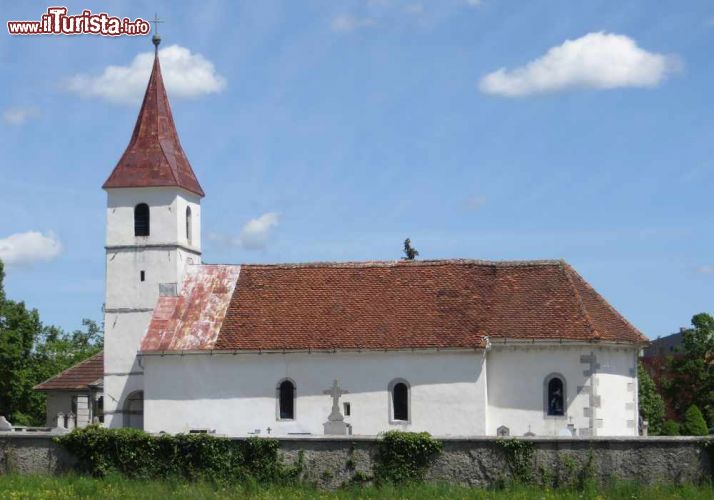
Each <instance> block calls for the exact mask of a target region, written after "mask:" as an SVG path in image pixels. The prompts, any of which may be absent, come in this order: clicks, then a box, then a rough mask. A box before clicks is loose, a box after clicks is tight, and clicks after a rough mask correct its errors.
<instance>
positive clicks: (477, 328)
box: [142, 260, 646, 351]
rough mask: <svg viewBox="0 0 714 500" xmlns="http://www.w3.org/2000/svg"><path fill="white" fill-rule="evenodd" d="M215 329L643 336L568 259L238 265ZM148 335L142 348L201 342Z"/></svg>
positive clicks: (414, 344)
mask: <svg viewBox="0 0 714 500" xmlns="http://www.w3.org/2000/svg"><path fill="white" fill-rule="evenodd" d="M162 300H163V299H162ZM177 300H178V299H177ZM157 311H158V310H157ZM157 314H158V312H157V313H155V318H156V316H157ZM152 325H153V322H152ZM169 330H170V329H169ZM219 330H220V331H219V332H218V335H217V337H216V338H214V341H213V342H207V343H203V344H201V345H202V346H203V347H198V349H215V350H248V351H261V350H285V351H288V350H332V349H365V350H370V349H373V350H384V349H427V348H437V349H439V348H442V349H446V348H482V347H485V345H486V337H489V338H491V339H494V340H495V339H498V338H503V339H526V340H571V341H614V342H627V343H629V342H631V343H642V342H646V338H645V337H644V336H643V335H642V334H641V333H640V332H639V331H638V330H637V329H636V328H634V327H633V326H632V325H630V324H629V323H628V322H627V321H625V320H624V319H623V318H622V316H620V315H619V314H618V313H617V312H616V311H615V310H614V309H613V308H612V307H611V306H610V305H609V304H608V303H607V302H606V301H605V300H604V299H603V298H602V297H601V296H600V295H598V294H597V292H595V291H594V290H593V289H592V288H591V287H590V286H589V285H588V284H587V283H586V282H585V281H584V280H583V279H582V277H580V275H578V274H577V273H576V272H575V271H574V270H573V269H572V268H571V267H570V266H569V265H567V264H566V263H565V262H563V261H523V262H487V261H473V260H442V261H416V262H405V261H397V262H365V263H315V264H294V265H289V264H288V265H242V266H241V267H240V274H239V276H238V280H237V286H236V287H235V291H233V293H232V298H231V299H230V304H229V305H228V308H227V311H226V313H225V319H223V321H222V324H221V325H219ZM168 335H172V334H171V333H168ZM173 336H174V337H175V338H176V339H179V338H181V339H182V338H183V334H173ZM147 337H148V336H147ZM146 340H147V339H145V344H142V350H145V351H151V350H153V351H157V350H158V351H162V350H165V351H168V350H182V349H184V350H189V349H191V348H189V347H177V346H186V345H194V346H195V345H197V344H196V343H195V342H194V343H191V342H186V341H185V340H173V341H172V342H171V343H161V346H162V347H156V346H155V345H153V344H151V345H150V344H148V343H146ZM193 348H196V347H193Z"/></svg>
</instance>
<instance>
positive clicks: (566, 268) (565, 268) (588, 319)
mask: <svg viewBox="0 0 714 500" xmlns="http://www.w3.org/2000/svg"><path fill="white" fill-rule="evenodd" d="M570 269H572V267H570V266H569V265H568V264H567V263H566V262H565V261H563V265H562V266H561V271H562V272H563V274H564V275H565V279H567V280H568V284H569V285H570V288H572V290H573V294H574V296H575V300H576V301H577V303H578V307H579V308H580V312H581V313H582V314H583V316H584V317H585V320H586V322H587V325H588V328H589V329H590V332H591V333H592V335H593V338H594V339H595V340H597V339H599V338H600V337H601V335H600V332H598V331H597V329H596V328H595V325H594V324H593V319H592V317H591V316H590V313H589V312H588V309H587V307H585V302H583V298H582V297H581V296H580V292H578V287H576V286H575V283H573V277H572V276H571V275H570V272H569V270H570Z"/></svg>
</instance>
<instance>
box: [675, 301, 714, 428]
mask: <svg viewBox="0 0 714 500" xmlns="http://www.w3.org/2000/svg"><path fill="white" fill-rule="evenodd" d="M692 326H693V328H690V329H688V330H685V331H684V332H683V339H682V347H681V348H680V349H679V350H678V351H677V352H676V356H674V357H672V359H671V360H670V362H669V365H670V366H669V370H668V376H667V380H666V384H665V387H666V391H667V394H668V396H669V399H670V401H671V402H672V406H673V408H674V411H675V412H676V414H677V415H679V416H680V417H683V416H684V413H685V411H686V410H687V409H688V408H689V407H690V406H691V405H696V406H698V407H699V408H701V409H703V411H704V415H705V418H706V419H707V420H708V421H709V423H710V424H714V317H712V316H710V315H709V314H706V313H701V314H697V315H695V316H694V317H693V318H692Z"/></svg>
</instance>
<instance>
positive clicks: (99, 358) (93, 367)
mask: <svg viewBox="0 0 714 500" xmlns="http://www.w3.org/2000/svg"><path fill="white" fill-rule="evenodd" d="M103 377H104V352H99V353H97V354H95V355H94V356H92V357H91V358H88V359H85V360H84V361H82V362H80V363H77V364H76V365H74V366H72V367H70V368H67V369H66V370H65V371H63V372H62V373H60V374H58V375H55V376H54V377H52V378H51V379H49V380H45V381H44V382H42V383H41V384H37V385H36V386H35V387H33V389H34V390H36V391H70V390H88V389H89V386H90V385H95V384H96V383H97V381H100V382H101V379H102V378H103Z"/></svg>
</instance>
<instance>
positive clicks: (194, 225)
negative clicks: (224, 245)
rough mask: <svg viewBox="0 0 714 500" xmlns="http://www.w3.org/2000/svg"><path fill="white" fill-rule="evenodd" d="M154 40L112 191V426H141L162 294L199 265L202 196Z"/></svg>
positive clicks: (108, 301) (107, 320) (108, 405)
mask: <svg viewBox="0 0 714 500" xmlns="http://www.w3.org/2000/svg"><path fill="white" fill-rule="evenodd" d="M160 42H161V38H160V37H159V36H158V35H154V37H153V43H154V46H155V54H154V65H153V68H152V70H151V77H150V78H149V84H148V86H147V88H146V93H145V95H144V100H143V103H142V105H141V110H140V111H139V116H138V118H137V120H136V125H135V126H134V132H133V134H132V136H131V140H130V141H129V145H128V146H127V148H126V150H125V151H124V154H123V155H122V157H121V159H120V160H119V162H118V163H117V165H116V167H114V170H113V171H112V173H111V175H110V176H109V178H108V179H107V181H106V182H105V183H104V185H103V186H102V188H103V189H104V190H105V191H106V192H107V223H106V224H107V235H106V247H105V248H106V297H105V304H104V328H105V334H104V414H105V417H104V418H105V420H104V422H105V425H107V427H137V428H142V427H143V389H144V381H143V368H142V364H141V360H140V359H139V358H137V351H138V349H139V344H140V342H141V339H142V337H143V336H144V333H145V332H146V329H147V327H148V325H149V321H150V319H151V315H152V312H153V310H154V307H155V305H156V302H157V300H158V298H159V296H160V295H162V294H175V293H176V289H177V287H178V284H179V283H180V282H181V279H182V277H183V272H184V270H185V268H186V266H187V265H191V264H200V263H201V198H203V196H204V193H203V189H202V188H201V185H200V184H199V182H198V179H197V178H196V175H195V174H194V172H193V169H192V168H191V165H190V163H189V161H188V158H187V157H186V154H185V153H184V151H183V148H182V147H181V143H180V141H179V137H178V133H177V132H176V126H175V125H174V120H173V116H172V114H171V108H170V106H169V100H168V97H167V95H166V89H165V87H164V82H163V78H162V76H161V65H160V63H159V53H158V47H159V43H160Z"/></svg>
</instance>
